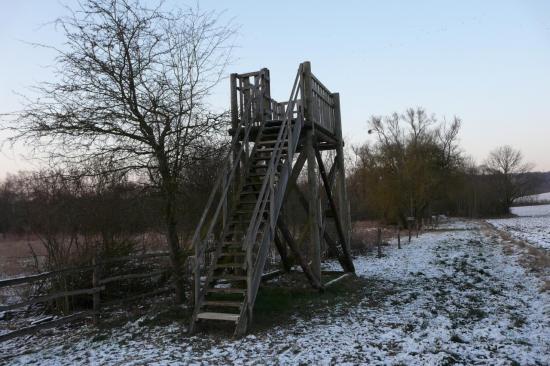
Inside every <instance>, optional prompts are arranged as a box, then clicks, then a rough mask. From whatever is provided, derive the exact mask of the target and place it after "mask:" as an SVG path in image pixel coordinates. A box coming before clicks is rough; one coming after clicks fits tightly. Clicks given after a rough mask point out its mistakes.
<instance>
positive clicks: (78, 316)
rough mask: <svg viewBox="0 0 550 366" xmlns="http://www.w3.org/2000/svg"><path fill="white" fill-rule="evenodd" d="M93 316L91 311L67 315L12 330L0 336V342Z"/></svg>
mask: <svg viewBox="0 0 550 366" xmlns="http://www.w3.org/2000/svg"><path fill="white" fill-rule="evenodd" d="M93 314H94V313H93V312H92V311H85V312H80V313H76V314H72V315H69V316H64V317H62V318H58V319H55V320H51V321H49V322H44V323H40V324H36V325H33V326H30V327H26V328H21V329H18V330H14V331H13V332H9V333H6V334H2V335H0V342H5V341H8V340H10V339H13V338H16V337H21V336H24V335H27V334H33V333H35V332H36V331H38V330H39V329H46V328H52V327H57V326H58V325H61V324H66V323H70V322H72V321H75V320H80V319H84V318H86V317H89V316H91V315H93Z"/></svg>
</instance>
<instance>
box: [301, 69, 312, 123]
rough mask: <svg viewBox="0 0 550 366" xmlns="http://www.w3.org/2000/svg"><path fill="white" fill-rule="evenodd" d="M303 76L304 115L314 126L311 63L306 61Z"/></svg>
mask: <svg viewBox="0 0 550 366" xmlns="http://www.w3.org/2000/svg"><path fill="white" fill-rule="evenodd" d="M302 77H303V80H302V81H303V83H302V85H303V89H302V96H303V98H304V116H305V119H306V123H311V127H312V128H314V126H313V125H314V123H313V103H312V100H313V90H312V88H311V63H310V62H309V61H305V62H304V63H303V64H302Z"/></svg>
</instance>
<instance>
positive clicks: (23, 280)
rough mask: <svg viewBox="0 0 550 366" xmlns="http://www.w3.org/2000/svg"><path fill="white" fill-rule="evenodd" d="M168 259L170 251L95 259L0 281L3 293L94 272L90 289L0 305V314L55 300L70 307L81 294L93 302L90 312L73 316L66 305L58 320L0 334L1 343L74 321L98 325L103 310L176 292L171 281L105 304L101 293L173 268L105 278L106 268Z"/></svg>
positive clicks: (167, 267)
mask: <svg viewBox="0 0 550 366" xmlns="http://www.w3.org/2000/svg"><path fill="white" fill-rule="evenodd" d="M167 257H168V253H167V252H157V253H147V254H140V255H132V256H127V257H117V258H109V259H105V260H97V259H94V260H93V261H92V263H91V264H89V265H83V266H79V267H72V268H64V269H61V270H56V271H51V272H44V273H39V274H34V275H30V276H25V277H17V278H9V279H4V280H0V290H2V289H7V288H16V287H18V286H22V285H33V284H35V283H39V282H42V281H57V282H62V283H63V282H64V283H66V281H67V278H68V277H69V276H74V275H75V274H80V275H88V276H90V272H91V281H90V282H89V286H87V287H86V288H78V289H74V288H71V289H67V288H64V289H63V290H61V291H55V292H53V293H46V294H41V295H39V296H29V297H28V298H27V299H24V300H21V301H19V302H16V303H11V304H0V313H2V312H10V311H15V310H20V309H24V308H28V307H30V306H31V305H35V304H47V303H50V304H51V303H52V302H53V301H59V300H60V299H61V300H64V301H65V303H66V304H68V303H69V299H70V298H74V297H75V296H82V295H84V296H91V302H92V309H91V310H84V311H76V312H72V313H71V312H70V311H69V306H67V307H66V310H67V312H66V314H65V316H62V317H58V318H55V317H54V316H50V317H46V318H44V321H38V322H35V323H34V324H31V325H30V326H26V327H19V329H17V330H14V331H11V332H9V333H5V334H2V335H0V342H3V341H7V340H9V339H12V338H15V337H19V336H23V335H27V334H33V333H34V332H36V331H37V330H39V329H44V328H51V327H56V326H59V325H62V324H66V323H69V322H72V321H75V320H82V319H89V318H92V319H93V321H94V324H98V322H99V319H100V315H101V309H102V308H105V307H107V306H111V305H115V304H119V303H124V302H129V301H135V300H137V299H141V298H146V297H150V296H156V295H160V294H164V293H168V292H171V291H173V286H172V285H171V284H170V282H169V281H167V282H168V283H169V284H168V285H166V286H165V287H162V288H156V289H154V290H152V291H147V292H142V293H137V294H136V293H133V294H132V295H131V296H125V297H120V298H117V299H114V300H110V301H102V293H103V292H104V291H105V289H106V286H107V285H108V284H113V283H117V282H120V281H125V280H139V279H145V278H154V277H156V276H162V275H167V276H169V275H170V266H169V265H165V266H164V268H160V269H155V270H153V271H149V272H144V273H126V274H115V275H107V274H105V276H102V274H104V271H103V270H104V269H105V268H106V266H107V265H117V264H124V263H126V264H129V263H133V264H135V263H137V261H142V262H141V263H140V264H144V262H143V261H144V260H159V259H160V260H162V259H163V258H167ZM147 264H149V265H155V264H156V265H157V266H158V265H159V263H155V262H150V263H147ZM84 277H85V276H84ZM0 321H1V320H0Z"/></svg>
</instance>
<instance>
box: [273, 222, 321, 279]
mask: <svg viewBox="0 0 550 366" xmlns="http://www.w3.org/2000/svg"><path fill="white" fill-rule="evenodd" d="M277 227H278V228H279V230H280V231H281V234H282V235H283V238H284V239H285V241H286V242H287V244H288V246H289V247H290V250H291V251H292V254H294V256H295V257H296V259H298V263H299V264H300V267H302V271H304V274H305V275H306V277H307V279H308V280H309V283H310V284H311V286H312V287H313V288H315V289H318V290H322V289H323V285H322V284H321V281H320V279H319V278H318V277H316V275H315V273H314V272H313V271H312V270H311V268H310V267H309V265H308V263H307V260H306V259H305V258H304V256H303V255H302V253H301V252H300V249H299V248H298V245H297V243H296V242H295V241H294V238H293V237H292V234H291V233H290V230H289V229H288V226H287V225H286V223H285V221H284V219H283V218H282V217H279V220H277Z"/></svg>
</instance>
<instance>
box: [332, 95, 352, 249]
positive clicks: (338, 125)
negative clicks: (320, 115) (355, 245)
mask: <svg viewBox="0 0 550 366" xmlns="http://www.w3.org/2000/svg"><path fill="white" fill-rule="evenodd" d="M332 98H333V100H334V106H335V111H334V115H335V118H336V121H335V134H336V137H337V138H338V140H339V141H338V144H337V146H336V163H337V164H338V165H337V167H338V169H337V170H338V189H337V192H338V211H339V215H340V218H341V221H342V226H343V230H344V234H345V237H346V242H345V245H346V248H347V251H348V253H349V252H351V250H350V245H351V244H350V243H351V215H350V209H349V200H348V191H347V187H346V167H345V163H344V140H343V137H342V122H341V120H340V95H339V94H338V93H333V94H332Z"/></svg>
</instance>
